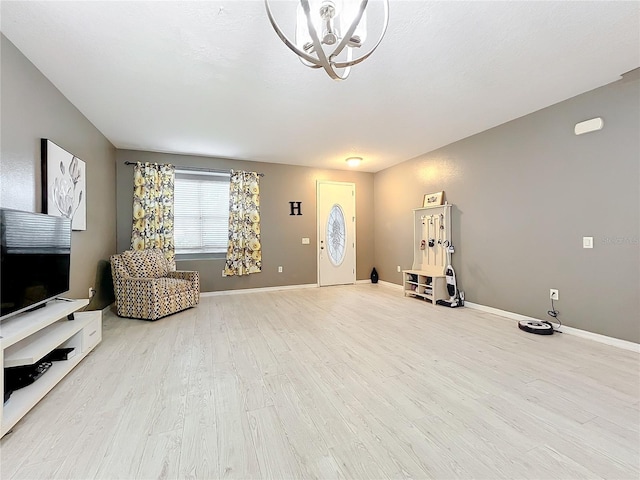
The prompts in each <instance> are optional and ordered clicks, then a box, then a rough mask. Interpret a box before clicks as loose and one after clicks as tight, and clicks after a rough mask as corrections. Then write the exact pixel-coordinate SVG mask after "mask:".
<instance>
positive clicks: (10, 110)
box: [0, 35, 116, 298]
mask: <svg viewBox="0 0 640 480" xmlns="http://www.w3.org/2000/svg"><path fill="white" fill-rule="evenodd" d="M0 42H1V43H0V48H1V52H0V57H1V83H2V85H1V96H2V98H1V102H2V107H1V112H0V113H1V115H2V134H1V145H0V152H1V155H0V174H1V182H0V205H2V206H3V207H6V208H15V209H18V210H25V211H30V212H40V211H41V195H40V193H41V182H40V138H48V139H50V140H52V141H53V142H55V143H56V144H58V145H60V146H61V147H63V148H64V149H66V150H68V151H69V152H72V153H73V154H75V155H77V156H78V157H79V158H81V159H82V160H84V161H85V162H86V165H87V230H86V231H81V232H80V231H79V232H73V234H72V239H71V241H72V254H71V289H70V292H69V296H71V297H74V298H87V295H88V290H89V286H93V285H94V280H95V275H96V265H97V262H98V260H100V259H103V258H108V257H109V255H110V254H111V253H113V252H114V251H115V245H116V240H115V239H116V236H115V226H116V215H115V211H114V207H115V188H114V185H115V157H116V151H115V148H114V147H113V145H111V143H109V141H108V140H107V139H106V138H105V137H104V136H103V135H102V134H101V133H100V132H99V131H98V130H97V129H96V128H95V127H94V126H93V125H92V124H91V123H90V122H89V121H88V120H87V119H86V118H85V117H84V116H83V115H82V114H81V113H80V112H79V111H78V109H76V108H75V107H74V106H73V105H72V104H71V103H70V102H69V101H68V100H67V99H66V98H65V97H64V96H63V95H62V94H61V93H60V92H59V91H58V89H56V87H55V86H53V84H51V82H49V80H47V79H46V78H45V77H44V76H43V75H42V74H41V73H40V72H39V71H38V70H37V69H36V68H35V67H34V66H33V64H32V63H31V62H30V61H29V60H27V59H26V58H25V57H24V55H22V53H20V51H19V50H18V49H17V48H16V47H15V46H14V45H13V44H12V43H11V42H10V41H9V40H8V39H7V38H5V37H4V35H0Z"/></svg>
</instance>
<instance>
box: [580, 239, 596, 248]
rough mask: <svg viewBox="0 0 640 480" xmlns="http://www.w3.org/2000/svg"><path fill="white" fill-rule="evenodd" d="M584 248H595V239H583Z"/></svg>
mask: <svg viewBox="0 0 640 480" xmlns="http://www.w3.org/2000/svg"><path fill="white" fill-rule="evenodd" d="M582 248H593V237H582Z"/></svg>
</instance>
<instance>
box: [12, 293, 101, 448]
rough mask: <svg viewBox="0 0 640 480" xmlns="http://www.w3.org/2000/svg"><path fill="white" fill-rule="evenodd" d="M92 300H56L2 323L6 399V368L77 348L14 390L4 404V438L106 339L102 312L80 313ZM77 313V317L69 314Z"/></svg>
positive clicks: (28, 363) (75, 314) (34, 361)
mask: <svg viewBox="0 0 640 480" xmlns="http://www.w3.org/2000/svg"><path fill="white" fill-rule="evenodd" d="M88 303H89V300H72V301H65V300H52V301H50V302H48V303H47V305H46V306H45V307H43V308H40V309H38V310H34V311H32V312H27V313H22V314H19V315H17V316H15V317H12V318H10V319H8V320H6V321H5V322H3V323H2V324H1V325H0V337H1V338H0V346H1V347H2V355H0V388H1V389H2V399H4V369H5V368H8V367H16V366H20V365H30V364H33V363H36V362H37V361H38V360H40V359H41V358H42V357H44V356H45V355H47V354H48V353H49V352H51V351H53V350H55V349H56V348H74V349H75V351H74V353H75V355H74V356H73V357H71V358H69V360H61V361H55V362H53V365H52V366H51V368H49V369H48V370H47V371H46V372H44V374H43V375H42V376H41V377H40V378H38V379H37V380H36V381H35V382H34V383H32V384H31V385H28V386H26V387H24V388H21V389H19V390H16V391H14V392H13V394H12V395H11V397H10V398H9V400H8V401H7V403H6V404H2V403H0V418H1V421H0V437H3V436H4V435H5V434H7V432H9V431H10V430H11V428H13V426H14V425H15V424H16V423H17V422H18V421H19V420H20V419H21V418H22V417H24V416H25V415H26V414H27V412H29V410H31V409H32V408H33V407H34V406H35V405H36V404H37V403H38V402H39V401H40V400H41V399H42V398H43V397H44V396H45V395H46V394H47V393H48V392H49V391H50V390H51V389H52V388H53V387H55V386H56V384H57V383H58V382H60V380H62V379H63V378H64V376H65V375H66V374H67V373H69V372H70V371H71V370H72V369H73V367H75V366H76V365H77V364H78V363H80V361H81V360H82V359H83V358H84V357H86V356H87V354H88V353H89V352H90V351H91V350H93V348H94V347H95V346H96V345H97V344H98V343H100V340H102V312H101V311H99V310H98V311H90V312H77V310H79V309H80V308H82V307H84V306H85V305H87V304H88ZM71 314H73V316H74V320H68V319H67V316H68V315H71Z"/></svg>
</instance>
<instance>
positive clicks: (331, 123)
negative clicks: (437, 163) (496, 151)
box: [1, 0, 640, 172]
mask: <svg viewBox="0 0 640 480" xmlns="http://www.w3.org/2000/svg"><path fill="white" fill-rule="evenodd" d="M285 7H287V5H286V4H284V3H282V2H278V3H277V4H276V6H275V8H276V10H277V11H276V13H282V10H283V9H284V8H285ZM1 9H2V10H1V29H2V32H3V33H4V35H5V36H7V38H9V39H10V40H11V41H12V42H13V43H14V44H15V45H16V46H17V47H18V48H19V49H20V50H21V51H22V52H23V53H24V55H25V56H26V57H27V58H29V59H30V60H31V61H32V62H33V63H34V64H35V65H36V67H37V68H38V69H40V71H42V73H43V74H44V75H45V76H46V77H47V78H49V80H51V82H52V83H53V84H54V85H55V86H56V87H57V88H58V89H59V90H60V91H61V92H62V93H63V94H64V95H65V96H66V97H67V98H68V99H69V100H70V101H71V102H72V103H73V104H74V105H75V106H76V107H77V108H78V109H79V110H80V111H81V112H82V113H83V114H84V115H85V116H86V117H87V118H88V119H89V120H90V121H91V122H92V123H93V124H94V125H95V126H96V127H97V128H98V129H99V130H100V131H101V132H102V133H103V134H104V135H105V136H106V137H107V138H108V139H109V140H110V141H111V142H112V143H113V144H114V145H115V146H116V147H117V148H126V149H137V150H150V151H161V152H172V153H185V154H196V155H207V156H219V157H230V158H237V159H243V160H254V161H263V162H276V163H288V164H294V165H308V166H319V167H326V168H339V169H343V168H346V165H345V162H344V159H345V158H346V157H348V156H353V155H357V156H362V157H364V159H365V161H364V162H363V164H362V165H361V167H359V168H360V169H361V170H363V171H369V172H375V171H379V170H381V169H383V168H386V167H389V166H391V165H394V164H397V163H400V162H402V161H405V160H408V159H410V158H413V157H415V156H417V155H420V154H423V153H426V152H429V151H432V150H434V149H436V148H438V147H441V146H444V145H447V144H449V143H451V142H454V141H456V140H459V139H461V138H465V137H467V136H469V135H473V134H475V133H478V132H481V131H483V130H486V129H488V128H491V127H494V126H496V125H499V124H502V123H504V122H507V121H509V120H512V119H514V118H518V117H521V116H523V115H526V114H528V113H531V112H533V111H536V110H539V109H541V108H544V107H546V106H548V105H552V104H554V103H557V102H560V101H562V100H565V99H567V98H570V97H573V96H575V95H578V94H580V93H583V92H586V91H588V90H591V89H593V88H596V87H599V86H601V85H605V84H607V83H610V82H612V81H615V80H616V79H618V78H619V76H620V75H621V74H623V73H625V72H628V71H630V70H633V69H635V68H637V67H638V66H640V43H639V42H640V3H639V2H637V1H631V2H621V1H608V2H604V1H596V2H583V1H579V2H570V1H558V2H517V1H510V2H479V1H473V2H431V1H429V2H427V1H399V0H391V1H390V23H389V29H388V32H387V35H386V37H385V38H384V40H383V41H382V43H381V44H380V47H379V48H378V50H377V51H376V52H375V53H374V54H373V55H372V56H371V57H370V58H369V59H367V60H365V61H364V62H363V63H362V64H360V65H358V66H356V67H354V68H353V70H352V72H351V76H350V77H349V78H348V79H347V80H345V81H343V82H337V81H334V80H331V79H330V78H329V77H328V76H327V75H326V74H325V73H324V72H323V71H322V70H313V69H309V68H307V67H304V66H303V65H302V64H301V63H300V62H299V61H298V59H297V57H296V56H295V55H294V54H293V53H292V52H291V51H290V50H288V49H287V48H286V47H285V45H284V44H283V43H282V42H281V41H280V40H279V39H278V38H277V36H276V34H275V32H274V31H273V29H272V28H271V25H270V24H269V22H268V19H267V16H266V13H265V7H264V3H263V2H262V0H254V1H215V0H211V1H198V2H195V1H182V2H165V1H156V2H139V1H136V2H134V1H125V2H114V1H104V2H103V1H100V2H96V1H82V2H68V1H63V2H57V1H47V2H32V1H22V2H13V1H6V0H3V1H2V2H1ZM279 19H280V20H279V21H280V23H281V24H282V25H283V26H284V25H287V24H288V23H290V24H291V25H292V26H293V23H294V22H293V21H291V22H287V21H286V20H285V19H283V18H282V17H281V16H280V17H279ZM374 23H375V22H374V19H372V18H370V19H369V24H370V26H372V25H373V24H374ZM371 36H372V37H375V34H371Z"/></svg>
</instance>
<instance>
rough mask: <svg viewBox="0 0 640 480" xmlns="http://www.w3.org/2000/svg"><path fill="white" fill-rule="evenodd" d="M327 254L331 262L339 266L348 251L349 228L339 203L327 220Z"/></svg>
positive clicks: (332, 208) (332, 209)
mask: <svg viewBox="0 0 640 480" xmlns="http://www.w3.org/2000/svg"><path fill="white" fill-rule="evenodd" d="M326 238H327V254H328V255H329V260H330V261H331V263H333V264H334V265H335V266H338V265H340V264H341V263H342V261H343V260H344V255H345V253H346V249H347V228H346V225H345V222H344V213H343V212H342V207H341V206H340V205H338V204H337V203H336V204H335V205H334V206H333V207H331V211H330V212H329V218H328V219H327V231H326Z"/></svg>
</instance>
